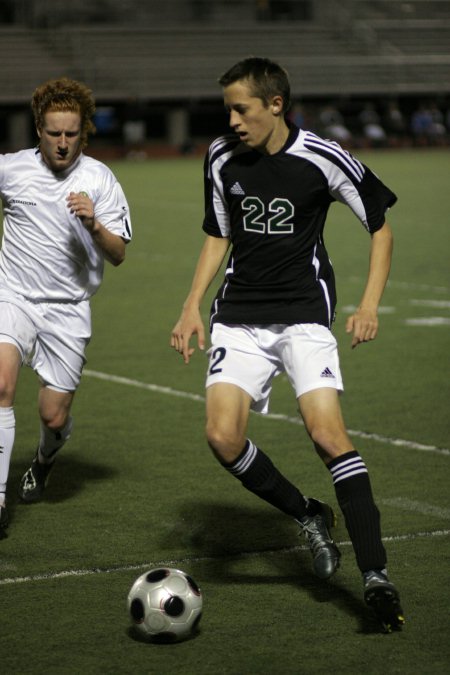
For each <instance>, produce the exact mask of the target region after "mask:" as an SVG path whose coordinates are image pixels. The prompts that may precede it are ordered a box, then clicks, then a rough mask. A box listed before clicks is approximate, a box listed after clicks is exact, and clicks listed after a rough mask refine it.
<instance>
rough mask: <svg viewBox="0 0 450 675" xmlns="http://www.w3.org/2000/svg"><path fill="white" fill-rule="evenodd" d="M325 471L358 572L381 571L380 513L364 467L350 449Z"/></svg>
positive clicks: (384, 552)
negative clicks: (331, 477) (329, 479)
mask: <svg viewBox="0 0 450 675" xmlns="http://www.w3.org/2000/svg"><path fill="white" fill-rule="evenodd" d="M328 468H329V470H330V471H331V475H332V476H333V483H334V488H335V490H336V497H337V500H338V503H339V506H340V507H341V510H342V513H343V514H344V519H345V525H346V527H347V530H348V533H349V535H350V539H351V541H352V544H353V548H354V550H355V555H356V562H357V563H358V567H359V569H360V570H361V572H366V571H368V570H372V569H383V568H384V567H385V566H386V551H385V549H384V546H383V543H382V541H381V529H380V512H379V511H378V509H377V507H376V504H375V502H374V499H373V495H372V488H371V485H370V479H369V474H368V472H367V468H366V465H365V464H364V462H363V460H362V459H361V457H360V456H359V454H358V453H357V452H356V450H353V451H351V452H347V453H345V455H340V456H339V457H336V459H333V460H332V461H331V462H330V464H328Z"/></svg>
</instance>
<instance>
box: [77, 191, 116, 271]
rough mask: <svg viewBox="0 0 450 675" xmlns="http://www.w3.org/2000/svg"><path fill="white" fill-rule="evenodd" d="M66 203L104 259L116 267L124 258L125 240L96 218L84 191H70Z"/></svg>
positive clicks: (91, 203) (90, 201)
mask: <svg viewBox="0 0 450 675" xmlns="http://www.w3.org/2000/svg"><path fill="white" fill-rule="evenodd" d="M67 205H68V207H69V209H70V211H71V213H74V214H75V215H76V216H77V217H78V218H79V219H80V220H81V222H82V223H83V226H84V227H85V228H86V229H87V230H88V232H90V234H91V236H92V238H93V240H94V241H95V243H96V244H97V245H98V246H99V247H100V248H101V250H102V251H103V255H104V256H105V258H106V260H108V262H110V263H111V264H112V265H114V266H115V267H117V266H118V265H120V264H121V263H122V262H123V261H124V260H125V242H124V240H123V239H122V237H119V236H118V235H117V234H113V233H112V232H110V231H109V230H108V229H107V228H106V227H104V226H103V225H102V224H101V223H100V222H99V221H98V220H97V219H96V218H95V213H94V203H93V202H92V200H91V199H90V197H89V196H88V195H87V194H85V193H84V192H71V193H70V194H69V196H68V197H67Z"/></svg>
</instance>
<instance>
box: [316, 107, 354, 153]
mask: <svg viewBox="0 0 450 675" xmlns="http://www.w3.org/2000/svg"><path fill="white" fill-rule="evenodd" d="M319 121H320V124H321V126H322V129H323V132H324V134H325V136H326V137H327V138H329V139H330V140H332V141H338V143H343V144H346V143H347V144H348V143H350V142H351V141H352V134H351V132H350V131H349V129H347V127H346V126H345V123H344V118H343V117H342V115H341V113H340V112H339V110H338V109H337V108H336V107H335V106H333V105H332V104H331V103H330V104H328V105H326V106H325V107H324V108H322V110H321V111H320V112H319Z"/></svg>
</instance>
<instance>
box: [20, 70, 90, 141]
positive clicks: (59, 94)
mask: <svg viewBox="0 0 450 675" xmlns="http://www.w3.org/2000/svg"><path fill="white" fill-rule="evenodd" d="M31 108H32V110H33V114H34V121H35V124H36V128H37V129H42V128H43V126H44V116H45V113H47V112H49V111H51V112H54V111H61V112H66V111H68V112H78V113H80V117H81V145H82V147H83V148H84V147H86V145H87V142H88V136H89V134H94V133H95V131H96V129H95V126H94V123H93V122H92V117H93V115H94V113H95V101H94V97H93V94H92V91H91V90H90V89H89V88H88V87H87V86H86V85H85V84H83V83H82V82H77V81H76V80H71V79H69V78H68V77H61V78H59V79H56V80H48V81H47V82H44V84H41V85H40V86H39V87H37V89H35V91H34V93H33V96H32V98H31Z"/></svg>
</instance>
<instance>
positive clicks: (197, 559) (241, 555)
mask: <svg viewBox="0 0 450 675" xmlns="http://www.w3.org/2000/svg"><path fill="white" fill-rule="evenodd" d="M449 535H450V530H433V531H431V532H415V533H411V534H400V535H395V536H390V537H383V541H385V542H391V541H394V542H398V541H412V540H415V539H421V538H424V537H448V536H449ZM336 543H337V545H338V546H351V545H352V544H351V541H338V542H336ZM296 551H309V546H307V545H306V544H304V545H302V546H286V547H283V548H277V549H275V548H271V549H260V550H255V551H240V552H236V553H229V554H227V555H223V556H214V555H209V556H208V555H205V556H187V557H185V558H179V559H175V560H148V561H146V562H142V563H136V564H133V565H114V566H112V567H92V568H85V569H71V570H62V571H61V572H45V573H43V574H30V575H28V576H24V577H8V578H5V579H0V586H7V585H12V584H24V583H28V582H30V581H52V580H53V579H63V578H67V577H86V576H92V575H94V574H112V573H114V572H129V571H133V570H141V569H142V570H146V569H152V568H155V567H181V566H183V565H186V564H187V565H189V564H194V563H201V562H212V561H214V560H223V559H225V558H226V559H227V560H242V559H247V558H255V557H259V556H263V555H280V554H282V553H295V552H296ZM0 571H1V566H0Z"/></svg>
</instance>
